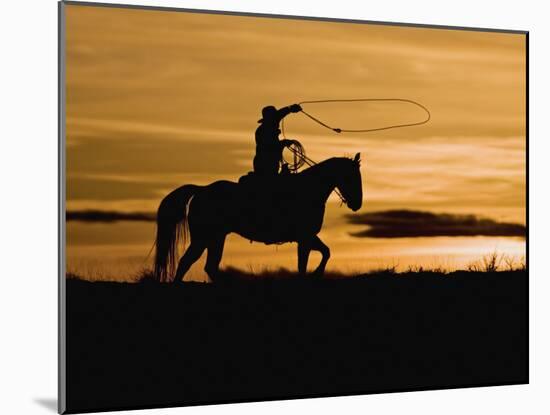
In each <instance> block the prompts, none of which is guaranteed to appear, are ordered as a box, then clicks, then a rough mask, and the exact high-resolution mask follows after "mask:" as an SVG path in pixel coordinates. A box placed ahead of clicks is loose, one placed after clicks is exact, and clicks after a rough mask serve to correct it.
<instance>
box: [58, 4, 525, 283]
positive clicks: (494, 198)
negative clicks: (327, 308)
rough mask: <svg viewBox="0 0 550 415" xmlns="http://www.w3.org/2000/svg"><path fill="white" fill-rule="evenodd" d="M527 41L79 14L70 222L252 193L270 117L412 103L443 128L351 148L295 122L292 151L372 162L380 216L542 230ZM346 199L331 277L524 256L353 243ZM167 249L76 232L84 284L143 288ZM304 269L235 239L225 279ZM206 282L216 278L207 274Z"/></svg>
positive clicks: (369, 112)
mask: <svg viewBox="0 0 550 415" xmlns="http://www.w3.org/2000/svg"><path fill="white" fill-rule="evenodd" d="M525 43H526V39H525V36H524V35H521V34H510V33H487V32H476V31H464V30H442V29H432V28H412V27H397V26H388V25H374V24H352V23H341V22H321V21H305V20H287V19H280V18H264V17H251V16H228V15H217V14H204V13H188V12H167V11H152V10H136V9H117V8H110V7H109V8H102V7H90V6H81V5H68V6H67V7H66V131H67V137H66V150H67V166H66V167H67V170H66V171H67V182H66V183H67V210H83V209H99V210H116V211H128V212H130V211H131V212H133V211H144V212H153V211H155V210H156V208H157V206H158V204H159V202H160V200H161V199H162V197H163V196H164V195H166V193H168V192H169V191H170V190H172V189H173V188H175V187H177V186H179V185H181V184H185V183H194V184H207V183H210V182H212V181H215V180H218V179H222V178H223V179H228V180H237V179H238V178H239V176H241V175H243V174H246V172H248V171H249V170H251V168H252V158H253V156H254V148H255V147H254V146H255V144H254V130H255V128H256V127H257V120H258V119H259V118H260V117H261V116H260V111H261V108H262V107H263V106H265V105H269V104H272V105H275V106H277V107H280V106H283V105H288V104H292V103H294V102H300V101H304V100H318V99H339V98H342V99H346V98H406V99H413V100H416V101H418V102H420V103H422V104H423V105H425V106H426V107H428V108H429V110H430V112H431V115H432V119H431V121H430V122H429V123H428V124H426V125H422V126H417V127H409V128H401V129H394V130H388V131H380V132H374V133H363V134H360V133H358V134H341V135H337V134H335V133H333V132H331V131H329V130H326V129H323V128H322V127H320V126H319V125H318V124H315V123H313V122H311V120H309V119H308V118H306V117H305V116H304V115H303V114H291V115H289V116H288V117H287V120H286V124H285V127H286V135H287V136H288V137H290V138H296V139H298V140H300V142H301V143H302V144H303V145H304V146H305V148H306V151H307V154H308V156H310V157H311V158H313V159H314V160H323V159H326V158H329V157H333V156H344V155H348V156H349V155H353V154H355V153H356V152H361V154H362V158H363V161H364V162H363V165H362V175H363V182H364V199H365V200H364V204H363V209H362V211H363V212H368V211H375V210H387V209H395V208H400V209H413V210H429V211H433V212H449V213H467V214H475V215H482V216H486V217H490V218H492V219H495V220H498V221H509V222H517V223H520V224H525V220H526V210H525V201H526V176H525V167H526V138H525V135H526V111H525V107H526V104H525V99H526V95H525V94H526V81H525V79H526V72H525V71H526V50H525ZM304 109H305V110H307V111H308V112H311V113H312V114H314V115H315V116H317V117H319V118H320V119H322V120H324V121H326V122H327V123H328V124H330V125H333V126H337V127H341V128H348V129H363V128H376V127H382V126H386V125H389V124H401V123H408V122H415V121H419V120H422V119H423V117H424V114H423V113H422V112H421V111H419V110H418V109H417V108H415V107H412V106H409V105H406V104H399V103H377V104H373V103H368V104H367V103H359V104H327V105H315V106H314V105H310V106H307V105H304ZM331 200H332V202H330V203H329V207H328V209H327V217H326V222H325V228H324V229H323V231H322V233H321V238H322V239H323V240H324V241H325V242H326V243H327V244H328V245H329V246H331V248H332V258H331V262H329V267H328V269H329V270H330V269H340V268H342V267H344V265H345V264H351V265H349V266H351V267H353V268H361V267H362V264H363V262H364V264H365V267H367V268H368V267H371V268H372V267H376V266H383V265H385V264H387V263H392V262H393V263H395V261H397V262H399V264H400V265H401V264H410V263H418V262H420V263H422V264H427V265H430V264H431V263H433V264H437V263H443V265H449V266H451V267H453V266H461V265H463V264H464V263H465V262H464V261H467V260H470V259H471V258H474V257H476V256H477V257H479V256H481V255H483V254H485V253H486V252H489V251H491V250H494V249H498V250H502V251H504V252H508V253H510V254H511V255H518V256H521V255H523V254H524V253H525V240H524V239H512V238H485V239H484V238H462V239H461V238H455V239H453V238H443V239H439V238H417V239H414V238H412V239H411V238H409V239H408V238H402V239H400V240H393V241H386V240H377V241H373V240H367V239H368V238H366V239H363V238H353V237H351V236H349V233H350V232H353V231H357V230H358V229H357V228H356V227H354V226H353V225H350V224H348V223H346V221H345V220H343V219H342V218H343V215H344V214H347V213H350V211H349V210H347V209H346V208H345V207H339V205H338V203H337V200H336V199H335V198H334V199H331ZM115 229H116V230H115ZM153 238H154V224H152V223H151V224H144V223H120V224H115V225H107V224H80V223H73V222H69V224H68V227H67V253H68V268H69V269H75V270H79V271H80V272H83V273H86V272H89V273H90V274H93V273H94V272H95V274H96V275H99V274H102V275H103V274H109V275H111V274H116V273H117V272H118V273H124V272H130V271H131V270H133V269H136V267H137V266H138V265H142V264H144V263H145V264H147V262H146V261H147V260H146V259H145V258H146V255H147V252H148V250H149V248H150V246H151V244H152V242H153ZM442 247H443V248H442ZM444 248H445V249H444ZM442 249H443V251H442ZM388 250H389V251H388ZM388 252H389V254H388ZM461 255H462V256H461ZM295 261H296V260H295V246H294V247H292V246H291V245H288V246H286V245H285V246H282V247H273V246H269V247H268V246H263V245H261V244H253V245H250V244H249V243H248V241H244V240H242V239H241V238H240V237H238V236H234V237H233V236H232V237H231V238H230V239H229V240H228V242H227V244H226V254H225V257H224V261H223V262H222V266H223V265H235V266H241V267H261V266H263V265H266V264H267V265H273V266H285V267H289V268H293V267H294V266H295V265H294V263H295ZM311 262H312V264H313V265H315V264H316V262H317V260H316V259H315V257H313V259H312V260H311ZM331 267H332V268H331ZM192 275H194V277H193V276H192V278H198V279H200V278H202V277H200V275H201V269H200V265H199V267H198V268H197V270H195V271H194V274H193V273H192Z"/></svg>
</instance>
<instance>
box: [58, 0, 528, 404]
mask: <svg viewBox="0 0 550 415" xmlns="http://www.w3.org/2000/svg"><path fill="white" fill-rule="evenodd" d="M59 26H60V31H59V41H60V43H59V57H60V61H59V64H60V65H59V88H60V94H59V126H60V128H59V130H60V134H59V135H60V137H59V151H60V166H59V167H60V168H59V172H60V175H59V178H60V194H59V202H60V203H59V204H60V209H59V225H60V233H59V235H60V238H59V242H60V262H59V263H60V275H59V278H60V280H59V301H60V303H59V310H60V312H59V332H60V339H59V368H60V372H59V375H60V376H59V410H60V412H62V413H63V412H71V413H74V412H92V411H103V410H121V409H138V408H160V407H168V406H186V405H199V404H215V403H228V402H247V401H266V400H275V399H294V398H305V397H326V396H341V395H354V394H371V393H381V392H400V391H418V390H431V389H443V388H462V387H475V386H488V385H508V384H521V383H527V382H528V255H527V254H528V248H527V233H528V218H527V189H528V186H527V162H528V158H527V155H528V151H527V135H528V112H527V82H528V79H527V54H528V33H527V32H523V31H511V30H500V29H479V28H461V27H448V26H428V25H421V24H416V25H413V24H398V23H386V22H367V21H356V20H342V19H332V18H330V17H326V18H312V17H297V16H280V15H259V14H252V13H233V12H221V11H206V10H186V9H172V8H161V7H143V6H128V5H106V4H99V3H97V4H95V3H80V2H71V1H67V2H61V3H59Z"/></svg>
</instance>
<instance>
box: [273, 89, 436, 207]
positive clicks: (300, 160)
mask: <svg viewBox="0 0 550 415" xmlns="http://www.w3.org/2000/svg"><path fill="white" fill-rule="evenodd" d="M332 102H405V103H408V104H413V105H416V106H417V107H419V108H421V109H423V110H424V111H425V112H426V115H427V116H426V118H425V119H424V120H422V121H419V122H414V123H407V124H393V125H389V126H386V127H379V128H367V129H361V130H352V129H343V128H335V127H331V126H330V125H328V124H326V123H324V122H323V121H321V120H320V119H318V118H316V117H314V116H313V115H311V114H309V113H308V112H306V111H304V110H303V108H302V110H301V111H300V112H302V113H303V114H304V115H305V116H306V117H308V118H310V119H311V120H312V121H315V122H316V123H317V124H319V125H321V126H323V127H325V128H327V129H329V130H332V131H334V132H335V133H338V134H340V133H370V132H373V131H383V130H390V129H392V128H402V127H413V126H416V125H422V124H426V123H427V122H428V121H430V119H431V118H432V114H431V113H430V111H429V110H428V108H426V107H425V106H424V105H422V104H420V103H419V102H416V101H413V100H412V99H405V98H354V99H323V100H316V101H301V102H299V103H298V104H299V105H300V106H301V105H303V104H326V103H332ZM281 133H282V135H283V138H285V139H286V134H285V119H284V118H283V119H282V120H281ZM292 141H294V142H295V140H292ZM294 142H293V143H292V144H294V145H296V144H295V143H294ZM287 148H288V149H289V150H290V151H292V153H293V154H294V164H293V167H292V169H291V170H292V171H294V172H295V171H297V170H298V169H299V168H300V167H301V166H302V165H303V164H304V163H306V164H307V165H308V166H310V167H311V166H313V165H315V164H316V163H315V162H314V161H313V160H312V159H310V158H309V157H307V156H306V154H305V150H304V148H303V147H302V145H301V144H299V143H298V145H297V148H294V147H292V146H288V147H287ZM334 191H335V193H336V194H337V195H338V196H339V197H340V199H341V200H342V203H346V200H345V199H344V197H343V196H342V194H341V193H340V192H339V191H338V189H334Z"/></svg>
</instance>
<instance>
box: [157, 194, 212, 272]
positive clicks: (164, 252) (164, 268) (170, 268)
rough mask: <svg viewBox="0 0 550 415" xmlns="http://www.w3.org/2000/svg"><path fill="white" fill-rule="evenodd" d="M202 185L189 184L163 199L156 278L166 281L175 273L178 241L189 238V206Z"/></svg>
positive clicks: (158, 222)
mask: <svg viewBox="0 0 550 415" xmlns="http://www.w3.org/2000/svg"><path fill="white" fill-rule="evenodd" d="M200 188H201V186H196V185H192V184H188V185H185V186H181V187H179V188H177V189H176V190H174V191H172V192H171V193H170V194H168V196H166V197H165V198H164V199H162V202H160V206H159V208H158V211H157V236H156V238H155V267H154V275H155V279H156V280H157V281H159V282H165V281H167V280H168V278H169V277H171V276H172V275H174V272H175V269H176V259H177V258H176V253H177V246H178V242H179V241H180V240H181V238H182V237H183V243H184V245H185V240H186V238H187V234H188V232H189V230H188V223H187V207H188V205H189V202H190V201H191V198H192V197H193V196H195V194H196V193H197V191H198V190H199V189H200Z"/></svg>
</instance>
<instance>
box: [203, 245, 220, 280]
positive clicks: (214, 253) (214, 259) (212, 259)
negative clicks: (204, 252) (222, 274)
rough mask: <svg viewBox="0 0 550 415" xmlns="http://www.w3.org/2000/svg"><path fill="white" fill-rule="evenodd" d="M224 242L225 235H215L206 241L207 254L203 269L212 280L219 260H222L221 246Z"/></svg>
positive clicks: (216, 271)
mask: <svg viewBox="0 0 550 415" xmlns="http://www.w3.org/2000/svg"><path fill="white" fill-rule="evenodd" d="M224 244H225V235H223V236H221V237H216V238H214V239H212V240H211V241H210V242H209V243H208V256H207V257H206V265H205V266H204V270H205V271H206V273H207V274H208V277H210V279H211V280H212V281H214V278H215V277H216V274H217V273H218V270H219V266H220V261H221V260H222V254H223V246H224Z"/></svg>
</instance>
